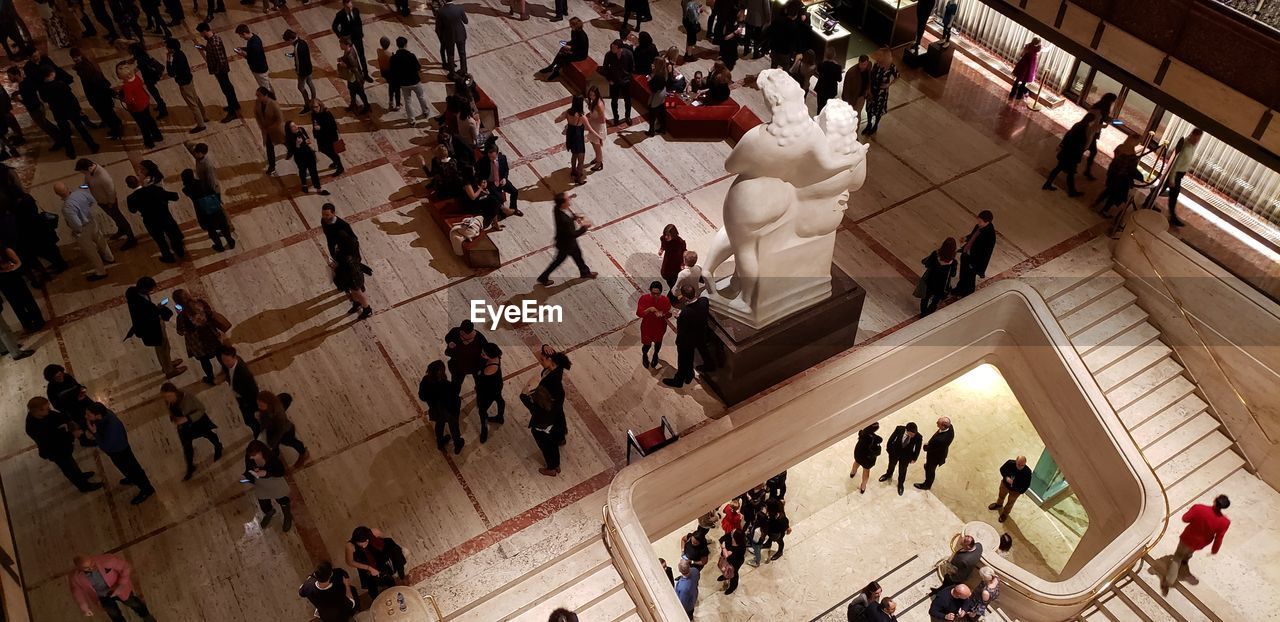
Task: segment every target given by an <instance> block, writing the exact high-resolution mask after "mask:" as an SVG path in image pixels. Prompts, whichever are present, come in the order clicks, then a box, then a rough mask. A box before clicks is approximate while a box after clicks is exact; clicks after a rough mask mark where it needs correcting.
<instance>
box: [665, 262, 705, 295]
mask: <svg viewBox="0 0 1280 622" xmlns="http://www.w3.org/2000/svg"><path fill="white" fill-rule="evenodd" d="M686 285H688V286H689V287H692V288H693V297H692V298H690V300H697V299H698V298H699V297H700V296H702V293H703V291H704V290H705V289H706V285H704V284H703V282H702V266H699V265H698V254H697V253H695V252H693V251H685V252H684V268H683V269H681V270H680V274H678V275H677V276H676V284H675V285H672V286H671V293H670V294H668V295H669V296H670V297H671V302H672V304H675V303H676V301H677V300H678V298H677V296H676V292H680V291H683V290H684V287H685V286H686Z"/></svg>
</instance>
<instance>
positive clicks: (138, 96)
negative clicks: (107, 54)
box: [116, 61, 164, 149]
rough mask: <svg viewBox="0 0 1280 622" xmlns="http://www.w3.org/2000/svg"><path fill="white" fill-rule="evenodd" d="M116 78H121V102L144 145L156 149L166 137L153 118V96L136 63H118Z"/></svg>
mask: <svg viewBox="0 0 1280 622" xmlns="http://www.w3.org/2000/svg"><path fill="white" fill-rule="evenodd" d="M116 77H117V78H120V87H119V89H120V101H122V102H124V108H125V110H128V111H129V115H130V116H132V117H133V120H134V122H135V123H137V124H138V130H139V131H140V132H141V133H142V142H143V144H145V145H146V146H147V148H148V149H150V148H152V147H154V146H155V145H156V143H158V142H160V141H161V140H163V138H164V137H163V136H161V134H160V126H158V125H156V120H155V117H152V116H151V95H150V94H149V93H147V84H146V82H144V81H143V79H142V73H141V72H139V71H138V66H137V64H136V63H135V62H133V61H120V62H119V63H116Z"/></svg>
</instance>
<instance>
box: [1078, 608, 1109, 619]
mask: <svg viewBox="0 0 1280 622" xmlns="http://www.w3.org/2000/svg"><path fill="white" fill-rule="evenodd" d="M1080 619H1081V620H1084V622H1111V618H1108V617H1107V614H1106V613H1104V612H1103V611H1102V608H1101V607H1099V606H1097V605H1092V606H1090V607H1089V608H1087V609H1085V610H1084V611H1083V612H1082V613H1081V614H1080Z"/></svg>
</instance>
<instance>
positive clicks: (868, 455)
mask: <svg viewBox="0 0 1280 622" xmlns="http://www.w3.org/2000/svg"><path fill="white" fill-rule="evenodd" d="M879 430H880V423H879V422H874V421H873V422H872V423H871V425H869V426H867V427H865V428H862V429H861V430H858V442H857V443H856V444H854V446H853V466H852V467H850V468H849V479H853V478H854V477H855V476H857V474H858V467H862V483H860V484H858V494H866V492H867V480H868V479H870V478H871V467H874V466H875V465H876V459H877V458H879V457H880V452H881V451H882V449H883V447H884V439H882V438H880V435H879V434H876V432H878V431H879Z"/></svg>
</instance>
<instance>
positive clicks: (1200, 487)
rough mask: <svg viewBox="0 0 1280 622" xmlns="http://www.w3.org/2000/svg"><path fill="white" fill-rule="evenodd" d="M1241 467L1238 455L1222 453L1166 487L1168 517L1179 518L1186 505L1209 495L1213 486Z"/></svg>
mask: <svg viewBox="0 0 1280 622" xmlns="http://www.w3.org/2000/svg"><path fill="white" fill-rule="evenodd" d="M1166 466H1168V465H1166ZM1242 466H1244V458H1241V457H1240V454H1237V453H1236V452H1234V451H1230V450H1228V451H1224V452H1222V453H1220V454H1218V455H1217V456H1215V457H1214V459H1213V460H1210V461H1209V463H1208V464H1206V465H1204V466H1202V467H1200V468H1199V469H1196V470H1195V472H1193V473H1191V474H1190V475H1188V476H1187V477H1185V478H1183V479H1182V481H1179V482H1178V483H1177V484H1174V485H1173V486H1168V487H1166V488H1165V495H1166V496H1168V497H1169V513H1170V516H1181V513H1182V511H1183V509H1184V508H1185V507H1186V506H1187V505H1188V504H1190V503H1191V502H1192V501H1195V500H1196V499H1199V498H1201V497H1203V496H1204V495H1206V494H1209V493H1211V492H1212V490H1211V489H1212V488H1213V487H1214V486H1217V485H1218V483H1220V482H1221V481H1222V480H1225V479H1226V478H1228V477H1230V476H1231V474H1232V473H1234V472H1236V471H1237V470H1239V469H1240V467H1242Z"/></svg>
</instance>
